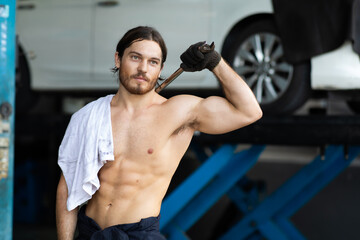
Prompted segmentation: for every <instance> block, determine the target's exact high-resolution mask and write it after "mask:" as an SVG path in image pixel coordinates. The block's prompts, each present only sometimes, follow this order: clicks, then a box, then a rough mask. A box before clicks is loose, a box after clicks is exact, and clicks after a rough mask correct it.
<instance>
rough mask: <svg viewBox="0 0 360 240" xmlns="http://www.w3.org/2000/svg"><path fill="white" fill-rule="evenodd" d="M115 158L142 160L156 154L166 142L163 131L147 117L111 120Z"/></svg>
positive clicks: (154, 120) (154, 121) (152, 119)
mask: <svg viewBox="0 0 360 240" xmlns="http://www.w3.org/2000/svg"><path fill="white" fill-rule="evenodd" d="M112 132H113V139H114V153H115V158H117V157H122V158H130V159H144V158H145V157H149V156H154V155H155V154H157V153H158V152H159V151H160V149H161V148H162V146H163V145H164V143H165V142H166V134H165V132H166V131H165V129H162V128H161V126H160V124H158V123H157V122H156V119H154V118H149V117H139V118H133V119H129V118H121V117H119V118H114V119H113V120H112Z"/></svg>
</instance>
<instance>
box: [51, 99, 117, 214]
mask: <svg viewBox="0 0 360 240" xmlns="http://www.w3.org/2000/svg"><path fill="white" fill-rule="evenodd" d="M113 96H114V95H108V96H106V97H102V98H99V99H98V100H96V101H93V102H91V103H89V104H87V105H86V106H84V107H83V108H81V109H80V110H79V111H77V112H76V113H74V114H73V115H72V117H71V120H70V123H69V125H68V127H67V129H66V132H65V135H64V138H63V140H62V142H61V145H60V147H59V158H58V164H59V166H60V168H61V170H62V172H63V174H64V177H65V181H66V184H67V187H68V199H67V209H68V211H71V210H73V209H74V208H76V207H77V206H79V205H81V204H82V203H84V202H86V201H87V200H89V199H90V198H91V197H92V195H93V194H94V193H95V192H96V191H97V190H98V189H99V188H100V181H99V178H98V172H99V170H100V168H101V167H102V166H103V165H104V164H105V163H106V161H112V160H114V153H113V149H114V144H113V138H112V128H111V111H110V102H111V99H112V98H113Z"/></svg>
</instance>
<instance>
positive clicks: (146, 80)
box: [133, 75, 149, 82]
mask: <svg viewBox="0 0 360 240" xmlns="http://www.w3.org/2000/svg"><path fill="white" fill-rule="evenodd" d="M133 78H134V79H136V80H138V81H141V82H148V81H149V79H147V78H146V77H144V76H139V75H134V76H133Z"/></svg>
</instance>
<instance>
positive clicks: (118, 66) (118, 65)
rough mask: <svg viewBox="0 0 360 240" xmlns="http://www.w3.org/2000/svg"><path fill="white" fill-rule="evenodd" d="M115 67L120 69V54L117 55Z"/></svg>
mask: <svg viewBox="0 0 360 240" xmlns="http://www.w3.org/2000/svg"><path fill="white" fill-rule="evenodd" d="M115 67H117V68H120V57H119V53H118V52H116V53H115Z"/></svg>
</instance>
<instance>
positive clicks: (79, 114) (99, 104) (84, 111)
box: [72, 95, 113, 118]
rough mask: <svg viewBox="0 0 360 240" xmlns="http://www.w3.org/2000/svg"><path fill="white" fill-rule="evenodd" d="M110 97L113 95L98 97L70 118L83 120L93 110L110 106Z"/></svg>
mask: <svg viewBox="0 0 360 240" xmlns="http://www.w3.org/2000/svg"><path fill="white" fill-rule="evenodd" d="M112 96H113V95H107V96H104V97H100V98H98V99H96V100H94V101H91V102H89V103H87V104H86V105H85V106H83V107H82V108H80V109H79V110H78V111H76V112H75V113H74V114H73V115H72V118H83V117H85V116H87V115H89V114H90V113H91V111H93V110H94V108H97V107H102V106H103V105H105V104H110V101H111V99H112ZM99 109H101V108H99Z"/></svg>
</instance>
